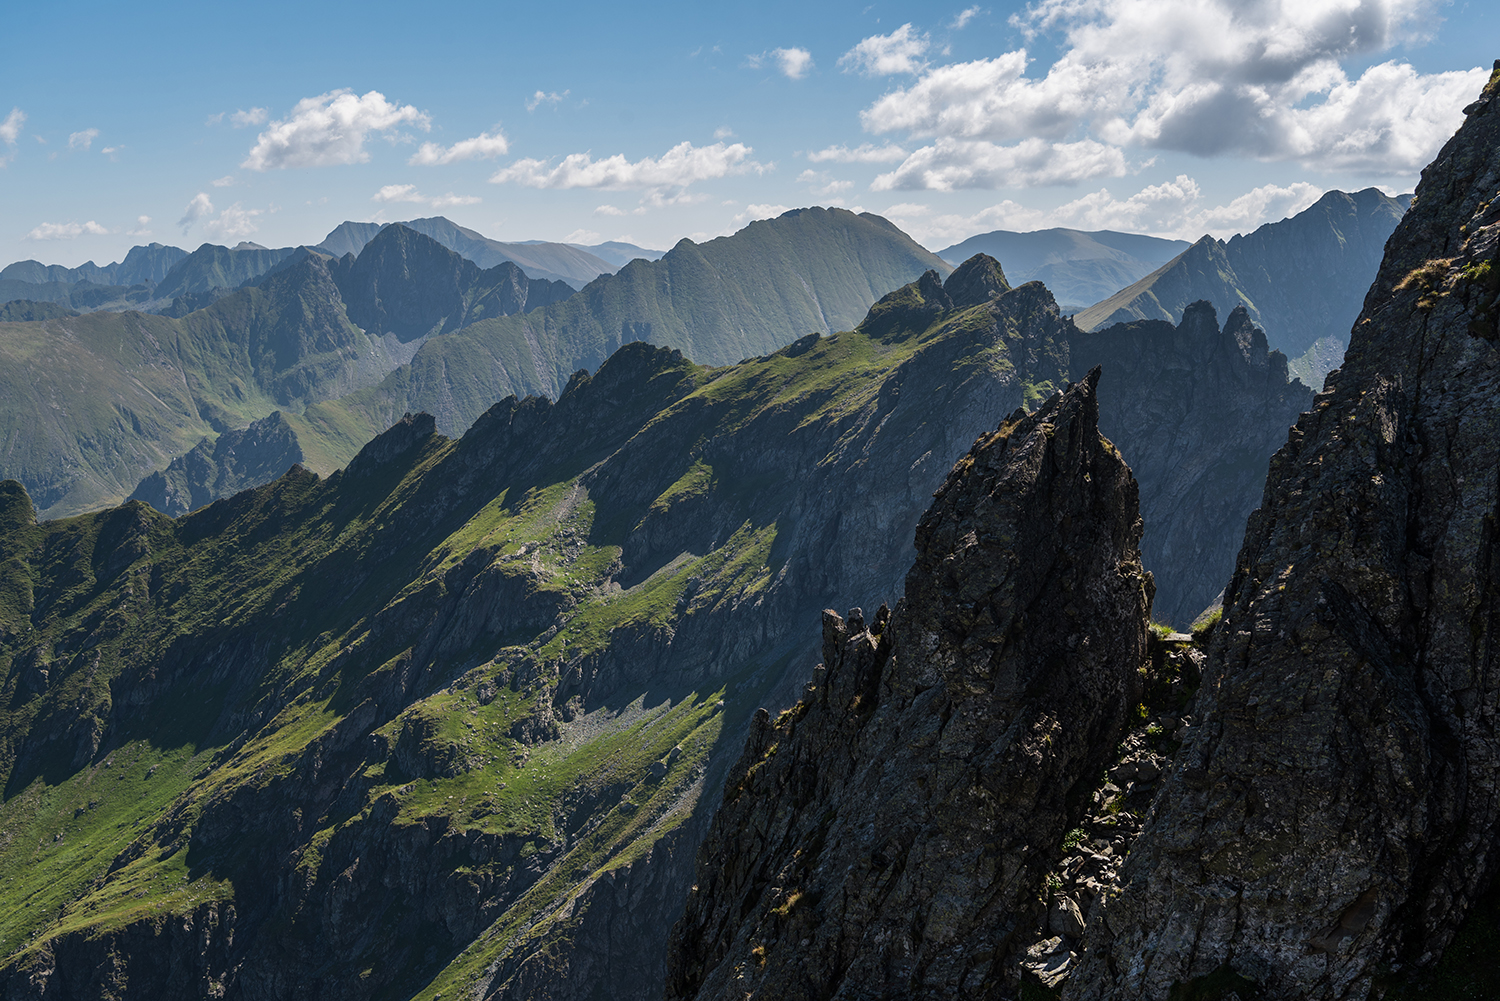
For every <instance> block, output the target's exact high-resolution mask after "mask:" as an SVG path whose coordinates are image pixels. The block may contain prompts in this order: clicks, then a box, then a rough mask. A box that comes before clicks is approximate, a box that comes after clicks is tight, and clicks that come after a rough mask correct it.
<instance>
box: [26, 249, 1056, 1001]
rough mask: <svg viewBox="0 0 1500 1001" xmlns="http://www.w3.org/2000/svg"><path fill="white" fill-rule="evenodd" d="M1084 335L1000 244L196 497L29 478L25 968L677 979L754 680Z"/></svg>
mask: <svg viewBox="0 0 1500 1001" xmlns="http://www.w3.org/2000/svg"><path fill="white" fill-rule="evenodd" d="M1064 330H1065V324H1064V321H1063V320H1062V319H1061V318H1060V317H1059V316H1058V314H1057V310H1056V307H1055V304H1053V303H1052V300H1051V297H1050V295H1048V293H1047V292H1046V290H1045V289H1044V288H1043V287H1042V286H1040V285H1037V284H1033V285H1028V286H1025V287H1022V288H1020V289H1015V290H1010V289H1008V288H1007V286H1006V284H1005V282H1004V278H1003V276H1002V275H1001V274H1000V272H999V268H998V266H996V265H995V264H994V262H993V261H989V260H987V259H983V258H980V259H977V260H976V261H974V262H971V263H970V264H969V265H966V266H965V267H964V268H961V269H960V270H959V271H957V272H955V273H954V274H953V275H952V276H951V277H950V278H949V280H948V281H947V283H946V284H944V283H942V282H940V280H939V279H938V276H937V275H936V273H929V274H928V275H926V276H924V278H923V279H922V280H921V281H919V282H915V283H912V284H910V285H907V286H905V287H903V288H901V289H899V290H898V291H897V292H895V293H892V294H891V295H889V296H887V297H885V298H884V299H883V300H882V301H881V302H880V303H878V304H877V305H876V306H875V307H874V309H872V310H871V312H870V316H869V318H868V319H867V320H866V322H865V323H864V324H863V325H862V326H861V328H860V329H858V330H856V331H854V332H850V333H843V334H838V335H835V336H832V337H818V336H815V335H808V336H805V337H803V338H801V339H799V340H797V341H796V342H795V343H793V344H791V345H789V346H787V347H785V348H783V349H782V350H780V351H777V352H774V353H772V354H770V355H766V356H763V357H759V358H756V359H752V360H749V361H746V362H744V363H741V364H738V365H735V366H730V367H727V368H719V369H713V368H706V367H702V366H698V365H695V364H693V363H692V362H690V361H688V360H686V359H685V358H683V356H682V355H681V354H679V353H677V352H675V351H672V350H668V349H662V348H655V347H652V346H649V345H646V344H641V343H636V344H631V345H626V346H625V347H623V348H621V349H620V350H618V351H616V352H615V353H614V355H612V356H611V358H610V359H609V360H608V361H607V362H606V363H605V364H604V365H603V366H602V367H601V368H600V369H599V370H598V371H597V372H596V373H594V374H593V375H592V376H588V375H584V374H578V375H576V376H575V377H574V378H572V379H571V380H569V382H568V384H567V385H566V386H565V387H564V389H563V391H562V393H561V394H560V395H559V397H558V399H557V402H556V403H549V402H548V401H547V400H545V399H541V398H536V397H533V398H530V399H527V400H524V401H517V400H516V399H514V398H512V399H508V400H506V401H504V402H502V403H500V404H498V405H496V406H494V407H492V408H491V409H490V410H489V411H488V412H487V413H485V414H484V415H483V416H482V417H481V418H480V419H479V420H478V421H476V422H475V424H474V426H473V427H472V428H471V429H470V430H469V431H468V432H467V433H466V434H465V435H464V436H463V437H462V438H460V439H457V440H454V439H449V438H446V437H443V436H442V435H440V434H436V433H434V422H433V421H432V419H431V418H430V417H423V416H417V417H408V418H406V419H403V420H402V421H400V422H398V423H397V424H396V425H395V426H394V427H393V428H392V429H390V430H389V431H387V432H385V433H384V434H382V435H381V436H380V437H379V438H377V439H376V440H375V441H373V442H371V443H370V444H369V445H367V446H366V447H365V448H364V449H363V450H362V451H361V452H360V454H359V456H358V457H357V458H356V459H355V460H354V461H353V462H351V463H350V465H349V466H348V468H346V469H345V470H343V471H341V472H338V473H336V474H333V475H330V476H328V477H325V478H319V477H318V476H316V475H315V474H313V473H311V472H309V471H307V470H306V469H303V468H301V467H298V468H295V469H293V470H292V471H291V472H289V473H288V474H286V475H285V476H283V477H281V478H280V479H278V480H277V481H276V482H274V483H272V484H270V485H268V486H265V487H262V488H260V489H257V490H253V491H249V492H245V493H242V494H239V495H238V496H236V497H234V498H231V499H228V500H221V501H219V502H216V503H214V504H212V505H210V506H208V507H207V508H204V509H203V510H201V511H198V512H197V513H195V514H191V515H187V516H184V517H182V518H178V519H176V520H172V519H168V518H166V517H165V516H163V515H160V514H158V513H157V512H155V511H153V510H152V509H151V508H149V507H147V506H146V505H144V504H140V503H132V504H128V505H126V506H124V507H120V508H116V509H113V510H109V511H104V512H99V513H95V514H90V515H85V516H80V517H76V518H71V519H67V520H62V521H45V522H37V521H35V520H34V512H33V508H32V505H31V502H30V500H29V499H28V498H27V496H26V495H25V493H24V491H23V490H22V489H21V488H20V487H19V485H17V484H15V483H13V482H12V483H9V484H6V485H5V486H4V490H3V499H4V506H3V512H0V560H3V562H4V565H5V573H4V576H3V580H4V590H3V592H0V601H3V604H0V630H3V631H0V678H3V679H4V688H3V691H0V713H3V715H0V780H3V783H4V786H3V788H4V797H5V799H4V804H3V806H0V832H3V833H0V954H3V956H4V957H5V958H4V959H3V961H0V984H3V987H0V995H3V996H5V997H14V998H83V997H97V996H99V995H100V994H104V993H108V992H110V991H112V990H115V989H116V985H119V984H128V985H129V989H130V993H131V994H132V995H134V994H136V993H137V992H139V993H140V995H141V996H151V997H156V998H187V997H195V998H196V997H201V996H207V995H213V994H217V993H220V992H222V993H223V994H224V995H225V996H228V997H262V996H269V995H272V994H275V993H277V992H278V991H280V990H281V988H280V987H278V986H276V985H289V984H297V985H300V987H299V989H301V990H305V991H306V992H307V994H308V995H309V996H319V997H329V998H367V997H379V996H393V997H412V996H422V997H432V996H434V995H436V994H438V993H441V994H443V996H444V997H454V996H456V995H458V994H465V995H471V996H481V997H484V996H496V997H515V998H521V997H537V996H550V997H555V998H564V997H578V998H584V997H592V996H594V995H595V994H596V992H597V991H599V990H601V989H607V990H609V991H610V992H611V993H612V994H613V995H614V996H618V997H630V998H647V997H656V996H659V992H660V990H661V983H662V976H663V971H664V965H663V964H664V955H665V936H666V931H667V929H668V928H670V926H671V923H672V921H673V920H674V919H675V917H676V915H677V913H678V912H679V911H680V908H681V901H682V899H683V895H684V894H685V893H686V891H687V888H688V886H689V885H690V884H691V882H692V859H693V849H694V847H695V846H696V844H697V842H698V841H699V840H700V839H701V837H702V834H703V829H704V826H705V824H706V819H707V815H708V811H709V808H710V807H711V806H712V805H713V803H714V801H715V800H716V799H717V790H718V789H720V788H721V787H722V784H723V776H724V773H725V771H726V769H727V767H728V765H729V764H730V763H731V762H732V761H733V759H734V758H735V757H736V756H737V755H738V753H739V749H740V746H741V743H742V735H743V733H744V731H745V727H746V725H747V723H748V721H749V719H750V717H751V714H752V713H753V712H754V710H755V708H756V707H758V706H760V705H762V704H766V703H770V704H774V703H776V702H778V701H781V700H782V699H783V696H781V695H778V694H777V692H776V690H777V688H778V686H782V685H788V684H789V685H792V686H793V687H794V688H795V686H797V685H799V684H800V681H801V679H802V678H803V677H804V676H805V670H806V665H807V664H808V663H809V662H810V661H811V658H812V656H813V654H814V651H813V649H812V645H813V643H815V637H816V633H817V628H818V613H817V610H818V609H820V608H823V607H825V606H827V605H829V604H831V603H835V602H838V603H842V604H844V605H847V604H849V603H851V602H852V601H854V600H862V599H863V596H867V595H868V596H875V597H880V596H885V597H886V598H889V599H891V600H894V599H895V597H896V594H897V592H898V590H899V588H900V582H901V580H902V577H903V574H904V571H905V569H906V566H907V564H908V562H909V557H908V555H907V554H908V552H909V546H910V541H911V538H912V536H913V532H914V531H915V528H916V524H917V520H918V518H919V516H920V514H921V512H922V510H923V509H924V508H925V507H926V506H927V504H928V502H929V500H930V497H931V493H932V490H933V489H934V488H936V487H937V486H938V485H940V484H941V483H942V481H943V477H944V476H945V474H946V473H947V471H948V468H949V466H950V464H951V463H952V461H953V460H954V459H955V458H956V457H958V456H961V455H962V454H963V453H964V451H965V450H966V449H967V448H968V447H969V445H970V444H971V443H972V441H973V440H974V438H975V437H976V436H977V435H978V434H980V433H982V432H986V431H989V430H991V429H993V428H994V427H995V426H997V424H998V423H999V422H1000V420H1001V418H1002V416H1003V415H1004V414H1006V413H1010V412H1012V411H1014V410H1015V409H1016V408H1017V407H1019V406H1020V405H1021V404H1022V403H1023V402H1024V401H1025V400H1027V399H1028V398H1031V399H1035V398H1036V396H1037V394H1038V389H1037V386H1038V385H1039V384H1041V383H1045V382H1048V381H1055V380H1056V381H1060V380H1061V379H1062V373H1061V370H1060V368H1059V364H1058V360H1057V358H1056V354H1055V353H1056V351H1057V350H1058V348H1057V345H1058V344H1059V343H1060V335H1061V334H1062V332H1063V331H1064ZM789 470H795V471H796V475H788V471H789ZM705 789H707V790H713V792H712V793H710V794H709V795H707V796H704V795H703V791H704V790H705ZM602 985H607V987H605V986H602Z"/></svg>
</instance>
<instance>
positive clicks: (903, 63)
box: [839, 12, 973, 76]
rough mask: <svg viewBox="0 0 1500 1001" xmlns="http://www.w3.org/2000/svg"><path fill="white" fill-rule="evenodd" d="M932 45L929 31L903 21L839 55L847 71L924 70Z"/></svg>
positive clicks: (879, 73)
mask: <svg viewBox="0 0 1500 1001" xmlns="http://www.w3.org/2000/svg"><path fill="white" fill-rule="evenodd" d="M966 13H967V12H966ZM959 16H960V17H963V16H964V15H959ZM969 16H970V17H972V16H973V15H972V14H969ZM931 45H932V40H931V39H930V38H928V37H927V35H926V34H920V35H919V34H917V32H915V31H913V30H912V26H911V25H910V24H903V25H902V26H901V27H899V28H897V29H896V30H895V31H893V32H891V33H890V34H889V35H871V36H870V37H869V38H866V39H864V40H863V41H861V42H860V43H859V44H858V45H856V46H855V47H854V48H852V49H850V50H849V51H848V52H845V53H844V54H843V55H842V56H840V57H839V67H840V68H841V69H842V70H843V71H844V72H845V73H855V72H858V73H863V74H865V75H866V76H890V75H892V74H894V73H920V72H922V70H924V69H926V68H927V62H926V60H925V59H923V58H922V57H923V56H925V55H926V54H927V49H928V48H929V47H930V46H931Z"/></svg>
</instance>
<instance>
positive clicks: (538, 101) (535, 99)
mask: <svg viewBox="0 0 1500 1001" xmlns="http://www.w3.org/2000/svg"><path fill="white" fill-rule="evenodd" d="M571 93H573V92H572V91H571V90H565V91H563V92H562V93H561V94H559V93H558V92H557V91H555V90H554V91H552V93H550V94H549V93H547V92H546V91H545V90H539V91H537V92H536V93H535V94H532V95H531V100H529V101H527V102H526V110H527V111H535V110H536V109H537V108H540V107H541V106H542V105H544V104H550V105H552V106H553V107H557V106H558V105H559V104H561V103H562V99H563V98H565V97H567V96H568V95H569V94H571Z"/></svg>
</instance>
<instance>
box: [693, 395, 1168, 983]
mask: <svg viewBox="0 0 1500 1001" xmlns="http://www.w3.org/2000/svg"><path fill="white" fill-rule="evenodd" d="M1097 379H1098V373H1097V372H1095V373H1093V374H1091V375H1090V376H1089V377H1088V378H1087V379H1085V380H1084V381H1083V382H1081V383H1079V384H1078V385H1076V386H1072V387H1070V388H1069V390H1068V391H1067V392H1066V393H1064V394H1061V395H1058V396H1054V397H1053V398H1052V399H1051V400H1049V401H1048V402H1047V403H1046V405H1044V406H1043V407H1042V408H1041V409H1040V410H1038V411H1037V412H1036V413H1035V414H1033V415H1031V416H1026V415H1025V414H1024V412H1019V411H1018V412H1017V413H1015V414H1013V415H1012V416H1011V417H1010V418H1008V419H1007V420H1006V421H1004V422H1003V423H1002V424H1001V426H1000V428H999V430H997V431H995V432H993V433H990V434H987V435H984V436H982V437H981V438H980V439H979V441H978V442H977V443H976V444H975V446H974V447H973V449H972V450H971V451H970V452H969V454H968V455H967V456H966V457H965V458H963V459H961V460H960V461H959V463H958V465H957V466H955V467H954V468H953V470H952V472H951V473H950V474H949V475H948V478H947V480H946V482H945V483H944V484H943V486H942V487H941V488H940V489H939V490H938V492H937V494H936V500H935V501H934V503H933V505H932V507H931V508H930V509H929V510H928V511H927V513H926V514H925V515H924V516H923V518H922V521H921V523H920V525H919V527H918V529H917V532H916V545H917V552H918V555H917V560H916V564H915V565H914V566H913V567H912V569H911V571H910V573H909V574H908V575H907V579H906V597H905V598H904V599H903V601H902V602H901V603H900V604H898V606H897V608H896V611H895V612H894V614H891V613H889V612H888V610H887V609H886V608H885V607H884V606H882V608H881V610H880V611H879V612H878V613H877V614H875V615H874V616H872V617H871V618H869V619H866V618H865V616H864V615H863V613H862V612H861V611H860V610H859V609H854V610H853V611H851V612H850V614H849V616H848V617H847V618H841V617H839V616H838V615H837V614H835V613H833V612H824V613H823V664H822V665H821V666H820V667H819V668H818V669H817V670H816V671H815V672H814V678H813V681H812V683H811V684H810V685H808V687H807V691H806V693H805V696H804V698H803V699H802V701H800V702H799V703H798V704H797V705H796V706H794V707H793V708H792V709H789V710H787V711H786V712H785V713H783V714H781V716H780V717H779V718H777V719H776V720H774V721H773V720H772V719H771V718H770V716H769V715H767V714H766V713H765V711H764V710H762V711H761V713H760V715H759V716H758V717H757V718H756V720H755V722H754V723H753V725H752V731H751V735H750V738H749V740H748V742H747V744H746V747H745V750H744V752H743V754H742V756H741V758H740V760H739V763H738V764H736V765H735V766H734V767H733V768H731V770H730V773H729V778H728V782H727V784H726V787H725V792H724V803H723V805H722V806H721V808H720V811H719V814H718V816H717V818H716V819H715V821H714V824H713V830H712V832H711V833H710V836H709V838H708V840H707V841H706V842H705V843H704V845H703V847H702V849H701V850H700V854H699V863H698V880H697V885H696V886H695V887H694V888H693V891H692V893H691V894H690V896H689V900H688V906H687V910H686V914H685V915H684V917H683V918H682V920H681V922H680V923H679V925H678V926H677V928H676V930H675V931H674V934H673V940H672V945H671V953H670V956H669V974H668V987H667V996H668V997H669V998H693V997H698V998H705V999H706V998H719V997H729V996H735V997H764V998H799V999H800V998H809V999H810V998H826V997H833V996H848V997H899V996H913V995H917V996H921V995H927V996H944V997H976V998H977V997H990V996H993V995H994V992H995V991H996V989H997V987H998V986H999V985H1000V984H1001V983H1002V982H1003V980H1004V978H1005V975H1006V973H1005V969H1006V967H1005V961H1006V957H1007V953H1008V950H1009V948H1010V946H1011V945H1012V944H1014V943H1013V941H1012V938H1013V935H1014V934H1015V933H1016V932H1017V930H1018V929H1020V928H1023V927H1029V926H1030V925H1031V924H1033V923H1034V914H1033V913H1032V912H1033V911H1035V909H1036V907H1037V904H1036V898H1037V888H1038V886H1039V885H1040V884H1041V879H1042V875H1043V874H1044V873H1045V872H1046V871H1047V870H1048V868H1049V867H1050V866H1051V865H1052V864H1053V862H1054V861H1056V859H1057V857H1058V856H1059V855H1060V854H1061V851H1062V847H1061V846H1062V841H1063V835H1064V833H1065V832H1066V831H1067V830H1068V828H1069V827H1070V826H1072V824H1073V823H1074V822H1076V821H1077V819H1078V818H1079V817H1080V816H1081V814H1082V811H1083V806H1084V802H1083V801H1084V799H1085V797H1086V794H1087V792H1088V791H1089V790H1090V789H1091V788H1092V785H1093V780H1094V777H1095V775H1096V774H1097V773H1098V772H1099V771H1100V770H1101V769H1103V768H1104V766H1105V765H1106V764H1107V763H1108V762H1109V760H1110V759H1111V755H1112V752H1113V750H1114V747H1115V743H1116V741H1117V740H1118V739H1119V736H1120V734H1121V732H1122V729H1123V727H1124V723H1125V721H1126V718H1127V715H1128V714H1129V712H1130V711H1131V709H1132V708H1133V707H1134V706H1135V704H1136V703H1137V701H1138V697H1139V678H1138V673H1137V672H1138V669H1139V667H1140V666H1141V664H1142V661H1143V658H1144V655H1145V634H1146V629H1145V626H1146V620H1147V615H1148V613H1149V609H1150V587H1151V585H1150V579H1149V577H1148V575H1147V574H1146V573H1145V572H1144V570H1143V569H1142V567H1141V563H1140V554H1139V552H1138V551H1137V548H1136V544H1137V541H1138V539H1139V537H1140V519H1139V517H1138V515H1137V511H1136V487H1135V482H1134V480H1133V479H1132V478H1131V475H1130V470H1129V469H1128V468H1127V467H1126V466H1125V463H1124V462H1123V461H1122V460H1121V458H1120V456H1119V453H1118V452H1117V451H1116V450H1115V449H1114V447H1113V446H1112V445H1110V444H1109V442H1107V441H1105V440H1104V439H1103V438H1101V437H1100V435H1099V432H1098V426H1097V420H1098V410H1097V403H1096V400H1095V395H1094V389H1095V383H1096V381H1097Z"/></svg>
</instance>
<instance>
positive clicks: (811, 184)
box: [797, 170, 854, 198]
mask: <svg viewBox="0 0 1500 1001" xmlns="http://www.w3.org/2000/svg"><path fill="white" fill-rule="evenodd" d="M797 182H798V183H799V184H805V185H807V187H808V190H809V191H811V192H812V193H813V194H815V195H819V196H822V197H825V198H826V197H829V196H832V195H841V194H843V193H844V192H845V191H848V190H849V189H850V188H852V187H854V182H853V181H840V180H836V179H835V178H834V177H833V175H832V174H829V173H828V172H827V171H824V170H804V171H803V172H802V173H800V174H798V175H797Z"/></svg>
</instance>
